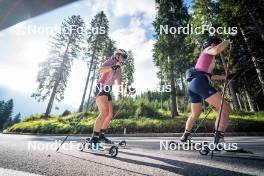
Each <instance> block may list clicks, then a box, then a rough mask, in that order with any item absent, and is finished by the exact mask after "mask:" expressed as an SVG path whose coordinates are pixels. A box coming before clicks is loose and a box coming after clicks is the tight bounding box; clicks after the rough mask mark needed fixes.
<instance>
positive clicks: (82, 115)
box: [56, 99, 95, 152]
mask: <svg viewBox="0 0 264 176" xmlns="http://www.w3.org/2000/svg"><path fill="white" fill-rule="evenodd" d="M94 102H95V99H94V100H93V101H92V102H91V104H90V105H92V104H93V103H94ZM86 114H87V113H84V114H81V115H80V116H79V119H78V121H77V122H76V123H75V125H74V126H73V127H72V128H71V130H70V132H69V134H68V135H67V136H66V137H65V138H64V139H63V141H62V143H61V144H60V146H59V147H58V148H57V150H56V152H58V151H59V149H60V147H61V146H62V145H63V144H64V142H65V141H66V140H67V139H68V137H69V136H70V133H71V132H72V131H73V130H74V129H75V128H76V127H77V125H79V123H80V122H81V120H82V119H83V117H84V116H85V115H86Z"/></svg>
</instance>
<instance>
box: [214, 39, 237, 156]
mask: <svg viewBox="0 0 264 176" xmlns="http://www.w3.org/2000/svg"><path fill="white" fill-rule="evenodd" d="M231 47H232V46H231V44H230V50H229V58H228V62H227V65H226V69H225V83H224V88H223V92H222V99H221V105H220V110H219V114H218V118H217V119H218V121H217V126H216V134H215V137H214V144H215V145H217V141H216V138H217V137H218V136H217V135H218V133H217V131H218V129H219V125H220V121H221V116H222V112H223V106H224V101H225V92H226V89H227V84H228V82H229V81H228V71H229V60H230V51H231ZM213 155H214V150H213V151H212V154H211V159H213Z"/></svg>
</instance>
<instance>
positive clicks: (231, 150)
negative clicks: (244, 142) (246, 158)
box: [199, 131, 254, 158]
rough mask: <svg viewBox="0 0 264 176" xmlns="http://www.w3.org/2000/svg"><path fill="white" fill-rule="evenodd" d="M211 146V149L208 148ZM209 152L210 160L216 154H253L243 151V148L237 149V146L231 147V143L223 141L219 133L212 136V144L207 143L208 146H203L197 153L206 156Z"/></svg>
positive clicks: (222, 136)
mask: <svg viewBox="0 0 264 176" xmlns="http://www.w3.org/2000/svg"><path fill="white" fill-rule="evenodd" d="M210 145H211V146H213V147H210ZM210 152H211V158H213V155H214V153H218V154H235V153H246V154H254V153H253V152H251V151H247V150H244V149H243V148H239V147H238V146H232V143H227V142H225V140H224V135H223V134H222V133H221V132H219V131H218V132H215V134H214V142H213V143H208V145H204V146H203V147H202V148H201V150H199V153H200V154H201V155H208V154H209V153H210Z"/></svg>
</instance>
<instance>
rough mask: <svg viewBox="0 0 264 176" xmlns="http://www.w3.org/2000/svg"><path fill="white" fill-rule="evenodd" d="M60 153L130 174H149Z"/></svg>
mask: <svg viewBox="0 0 264 176" xmlns="http://www.w3.org/2000/svg"><path fill="white" fill-rule="evenodd" d="M58 153H59V154H62V155H66V156H69V157H72V158H77V159H80V160H83V161H89V162H91V163H94V164H100V165H102V166H106V167H111V168H114V169H118V170H122V171H126V172H130V173H133V174H139V175H148V174H144V173H140V172H136V171H131V170H127V169H124V168H121V167H116V166H111V165H109V164H103V163H100V162H96V161H93V160H88V159H85V158H81V157H78V156H74V155H70V154H66V153H61V152H58ZM86 153H88V152H86ZM93 154H94V155H102V154H96V153H93ZM106 157H108V156H106ZM109 157H110V156H109Z"/></svg>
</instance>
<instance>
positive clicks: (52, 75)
mask: <svg viewBox="0 0 264 176" xmlns="http://www.w3.org/2000/svg"><path fill="white" fill-rule="evenodd" d="M83 29H84V22H83V20H82V18H81V17H80V16H79V15H78V16H75V15H73V16H71V17H68V18H67V19H66V20H64V22H63V23H62V26H61V32H60V33H57V34H56V36H55V37H53V38H52V41H51V48H52V49H51V50H50V55H49V57H48V58H47V60H46V61H44V62H43V63H41V64H40V65H39V66H40V70H39V72H38V76H37V82H38V84H39V85H38V89H37V91H36V93H33V94H32V97H34V98H35V99H37V100H38V101H44V100H46V99H47V98H48V97H49V102H48V106H47V109H46V112H45V117H46V118H47V117H48V114H50V112H51V109H52V105H53V102H54V100H57V101H61V100H62V99H64V92H65V89H66V86H67V81H68V77H69V74H70V71H71V66H72V63H73V60H74V59H77V58H78V57H79V53H80V51H81V49H82V48H81V46H80V44H81V43H82V41H83V31H82V30H83Z"/></svg>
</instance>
